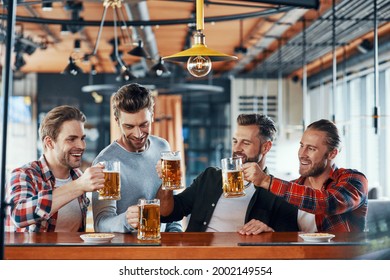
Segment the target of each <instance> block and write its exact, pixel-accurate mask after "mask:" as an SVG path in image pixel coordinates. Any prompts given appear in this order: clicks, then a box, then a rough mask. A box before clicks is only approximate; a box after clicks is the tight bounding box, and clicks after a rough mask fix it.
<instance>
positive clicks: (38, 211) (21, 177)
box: [6, 156, 89, 232]
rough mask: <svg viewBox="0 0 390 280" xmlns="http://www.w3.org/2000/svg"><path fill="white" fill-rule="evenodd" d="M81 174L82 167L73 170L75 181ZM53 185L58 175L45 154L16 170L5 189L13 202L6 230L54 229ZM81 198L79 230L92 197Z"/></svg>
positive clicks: (81, 228) (10, 201)
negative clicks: (51, 169)
mask: <svg viewBox="0 0 390 280" xmlns="http://www.w3.org/2000/svg"><path fill="white" fill-rule="evenodd" d="M81 174H82V172H81V170H80V169H73V170H71V171H70V175H71V177H72V179H73V180H76V179H77V178H79V177H80V176H81ZM54 187H55V177H54V176H53V173H52V172H51V171H50V169H49V166H48V165H47V163H46V160H45V157H44V156H41V157H40V159H39V160H37V161H33V162H30V163H28V164H26V165H24V166H22V167H20V168H17V169H15V170H13V171H12V173H11V178H10V183H9V184H8V185H7V192H6V195H7V198H6V200H7V202H8V203H9V204H10V205H11V206H10V207H8V208H7V219H6V231H11V232H12V231H17V232H27V231H29V232H47V231H55V226H56V220H57V215H58V213H57V212H56V213H54V214H53V215H50V211H51V205H52V193H53V190H54ZM78 201H79V204H80V208H81V211H82V217H83V221H82V226H81V227H80V229H79V231H85V225H86V215H87V208H88V205H89V199H88V198H87V197H86V195H85V194H84V195H82V196H80V197H79V198H78Z"/></svg>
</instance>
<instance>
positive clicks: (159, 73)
mask: <svg viewBox="0 0 390 280" xmlns="http://www.w3.org/2000/svg"><path fill="white" fill-rule="evenodd" d="M162 74H163V70H161V69H157V70H156V75H157V76H158V77H160V76H161V75H162Z"/></svg>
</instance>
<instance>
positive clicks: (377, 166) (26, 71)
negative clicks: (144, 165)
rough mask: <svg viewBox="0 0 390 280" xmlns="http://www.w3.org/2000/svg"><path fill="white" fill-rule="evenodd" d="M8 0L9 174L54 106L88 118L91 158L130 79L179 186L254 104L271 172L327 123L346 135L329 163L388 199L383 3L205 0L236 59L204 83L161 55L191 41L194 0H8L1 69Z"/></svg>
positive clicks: (387, 44)
mask: <svg viewBox="0 0 390 280" xmlns="http://www.w3.org/2000/svg"><path fill="white" fill-rule="evenodd" d="M12 2H14V1H1V5H0V9H1V11H0V56H1V65H0V70H1V72H2V77H3V78H2V79H1V82H0V83H2V84H4V76H5V73H4V72H5V71H6V70H7V69H11V70H10V71H12V77H13V79H12V88H13V90H12V92H11V93H10V98H9V102H8V103H9V104H8V108H9V109H8V110H9V119H8V133H7V139H8V140H7V143H8V144H7V152H6V155H7V161H6V162H7V164H6V167H5V168H6V170H7V173H9V171H10V170H11V169H13V168H15V167H17V166H19V165H21V164H23V163H25V162H28V161H31V160H35V159H36V158H37V157H38V156H39V155H40V154H41V148H40V141H39V139H38V135H37V129H38V127H39V123H40V121H41V120H42V118H43V116H44V115H45V113H46V112H48V111H49V110H50V109H51V108H53V107H55V106H57V105H62V104H69V105H75V106H77V107H79V108H80V109H81V110H82V111H83V112H84V113H85V114H86V116H87V119H88V122H87V125H86V132H87V151H86V153H85V154H84V163H85V166H88V164H90V162H92V160H93V159H94V157H95V156H96V155H97V154H98V153H99V152H100V150H102V149H103V148H104V147H105V146H107V145H108V144H109V143H110V141H112V140H113V139H115V133H117V132H116V131H115V128H114V127H113V124H112V119H110V96H111V94H112V93H113V92H115V91H116V90H117V89H118V88H119V87H120V86H121V85H124V84H127V83H131V82H136V83H140V84H142V85H145V86H147V87H148V88H150V89H151V90H152V92H153V94H154V95H155V98H156V114H155V123H154V127H153V133H154V134H157V135H160V136H162V137H165V138H167V139H168V140H169V142H170V144H171V146H172V147H173V149H177V150H182V151H183V153H184V155H185V156H184V158H185V168H186V185H187V186H188V185H189V184H190V183H191V181H192V180H193V178H194V177H195V176H196V175H198V174H199V173H200V172H201V171H203V170H204V168H206V167H207V166H219V165H220V159H221V158H223V157H226V156H228V155H230V153H231V136H232V131H234V126H235V119H236V117H237V115H238V114H240V113H250V112H258V113H264V114H268V115H269V116H271V117H272V118H273V119H274V120H275V121H276V123H277V125H278V130H279V132H278V139H277V140H276V142H275V144H274V148H273V149H272V150H271V152H270V154H269V156H268V163H267V165H268V167H269V168H270V170H271V172H272V173H273V174H274V175H275V176H280V177H281V178H285V179H293V178H295V177H297V176H298V160H297V151H298V146H299V140H300V137H301V134H302V131H303V130H304V127H305V126H306V125H308V124H309V123H310V122H312V121H315V120H318V119H320V118H326V119H331V120H334V121H335V123H336V124H337V126H338V128H339V129H340V131H341V134H342V138H343V139H342V140H343V148H342V151H341V153H340V155H339V156H338V161H337V163H338V164H339V165H340V166H343V167H349V168H356V169H358V170H360V171H362V172H363V173H365V174H366V175H367V177H368V180H369V185H370V196H371V197H372V198H375V197H380V198H385V197H389V196H390V182H389V180H390V179H389V176H388V174H390V147H389V145H390V139H389V138H390V129H389V128H390V125H389V121H390V120H389V118H388V117H389V110H390V98H389V96H390V55H389V50H390V22H389V21H390V2H389V1H386V0H354V1H349V0H339V1H335V0H320V1H314V0H313V1H293V0H285V1H249V0H248V1H228V0H213V1H208V0H205V1H204V30H203V33H204V35H205V38H206V44H207V46H208V47H210V48H212V49H214V50H218V51H220V52H222V53H225V54H228V55H234V56H237V58H238V59H237V60H230V61H218V62H213V64H212V70H211V72H210V73H209V74H208V75H206V76H204V77H202V78H195V77H193V76H192V75H190V74H189V73H188V71H187V69H186V65H185V63H171V62H167V61H165V62H164V61H163V60H161V59H160V58H161V57H165V56H170V55H172V54H175V53H178V52H180V51H182V50H185V49H188V48H190V47H191V45H192V44H193V35H194V33H195V31H196V24H195V23H196V12H197V10H196V1H186V0H176V1H175V0H155V1H153V0H148V1H140V0H129V1H125V0H124V1H120V0H116V1H114V0H112V1H108V0H106V1H93V0H91V1H27V0H25V1H15V2H17V3H16V24H15V40H14V46H13V48H12V50H11V55H12V63H11V64H12V65H10V67H5V64H4V63H5V62H4V61H5V56H6V53H7V48H6V42H7V36H8V34H7V27H8V23H7V15H8V9H7V5H9V4H10V3H12ZM202 2H203V1H202ZM0 94H1V96H2V97H4V89H3V86H2V90H1V92H0ZM2 100H3V98H2ZM0 110H1V116H3V110H4V104H3V101H2V102H1V108H0ZM0 129H2V128H0ZM2 141H3V142H4V139H2Z"/></svg>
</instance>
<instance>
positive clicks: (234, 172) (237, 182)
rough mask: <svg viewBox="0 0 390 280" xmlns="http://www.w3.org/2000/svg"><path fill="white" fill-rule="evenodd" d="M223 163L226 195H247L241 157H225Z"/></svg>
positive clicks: (223, 184)
mask: <svg viewBox="0 0 390 280" xmlns="http://www.w3.org/2000/svg"><path fill="white" fill-rule="evenodd" d="M221 165H222V189H223V195H224V196H225V197H239V196H244V195H245V187H244V175H243V172H242V159H241V158H224V159H222V160H221Z"/></svg>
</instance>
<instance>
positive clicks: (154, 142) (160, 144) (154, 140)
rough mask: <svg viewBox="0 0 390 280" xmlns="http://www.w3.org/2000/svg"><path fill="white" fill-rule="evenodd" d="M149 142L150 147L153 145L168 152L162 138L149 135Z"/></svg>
mask: <svg viewBox="0 0 390 280" xmlns="http://www.w3.org/2000/svg"><path fill="white" fill-rule="evenodd" d="M149 141H150V145H151V146H152V145H153V146H157V147H159V148H162V149H165V150H170V146H169V143H168V141H167V140H165V139H164V138H161V137H158V136H155V135H149Z"/></svg>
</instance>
